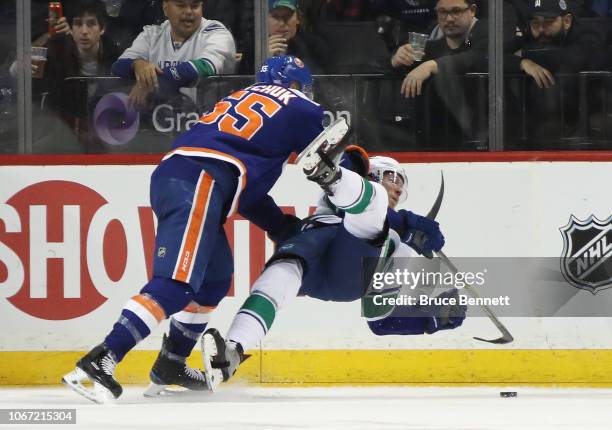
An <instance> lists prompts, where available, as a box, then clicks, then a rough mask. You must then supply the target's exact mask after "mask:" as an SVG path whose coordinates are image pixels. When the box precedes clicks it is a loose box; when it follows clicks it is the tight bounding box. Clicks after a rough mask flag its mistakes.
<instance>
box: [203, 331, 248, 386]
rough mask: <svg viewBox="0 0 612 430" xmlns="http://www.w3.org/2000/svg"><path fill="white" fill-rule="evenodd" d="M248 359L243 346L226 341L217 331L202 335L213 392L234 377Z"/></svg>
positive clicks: (207, 376)
mask: <svg viewBox="0 0 612 430" xmlns="http://www.w3.org/2000/svg"><path fill="white" fill-rule="evenodd" d="M246 358H248V356H247V355H245V354H244V351H243V349H242V345H240V344H239V343H235V342H232V341H225V340H224V339H223V337H222V336H221V334H220V333H219V332H218V331H217V329H214V328H209V329H208V330H206V332H204V334H203V335H202V360H203V361H204V369H206V379H207V380H208V385H209V386H210V389H211V390H214V389H215V388H216V387H217V386H218V385H219V384H220V383H221V382H222V381H227V380H228V379H230V378H231V377H232V376H234V373H236V370H237V369H238V367H239V366H240V364H241V363H242V362H243V361H244V360H246Z"/></svg>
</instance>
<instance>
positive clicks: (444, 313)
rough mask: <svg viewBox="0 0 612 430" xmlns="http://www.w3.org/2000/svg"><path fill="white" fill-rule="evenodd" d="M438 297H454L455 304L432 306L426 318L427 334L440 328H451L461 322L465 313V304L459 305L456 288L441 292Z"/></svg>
mask: <svg viewBox="0 0 612 430" xmlns="http://www.w3.org/2000/svg"><path fill="white" fill-rule="evenodd" d="M438 297H440V298H449V299H450V298H454V299H455V303H457V304H455V305H440V306H432V313H433V315H431V316H430V317H429V318H428V321H427V325H426V327H425V332H426V333H428V334H432V333H435V332H437V331H440V330H452V329H454V328H457V327H459V326H460V325H461V324H463V320H464V319H465V314H466V312H467V306H466V305H459V304H458V303H459V294H458V293H457V290H455V289H452V290H448V291H445V292H443V293H442V294H440V295H439V296H438Z"/></svg>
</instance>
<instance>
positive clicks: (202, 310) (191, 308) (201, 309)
mask: <svg viewBox="0 0 612 430" xmlns="http://www.w3.org/2000/svg"><path fill="white" fill-rule="evenodd" d="M215 309H216V306H202V305H199V304H197V303H196V302H191V303H189V304H188V305H187V306H186V307H185V309H183V311H185V312H190V313H193V314H209V313H211V312H212V311H214V310H215Z"/></svg>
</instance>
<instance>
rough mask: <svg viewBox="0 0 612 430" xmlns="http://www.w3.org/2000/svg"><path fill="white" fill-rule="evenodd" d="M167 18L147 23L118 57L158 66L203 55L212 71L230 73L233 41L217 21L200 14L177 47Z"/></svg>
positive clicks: (166, 65)
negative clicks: (198, 19) (198, 22)
mask: <svg viewBox="0 0 612 430" xmlns="http://www.w3.org/2000/svg"><path fill="white" fill-rule="evenodd" d="M170 31H171V28H170V21H167V20H166V21H164V22H163V23H162V24H160V25H147V26H145V27H144V28H143V31H142V32H141V33H140V34H139V35H138V37H137V38H136V40H134V43H132V46H130V47H129V48H128V49H126V50H125V51H124V52H123V54H121V57H119V58H120V59H124V58H129V59H134V60H135V59H142V60H145V61H148V62H149V63H155V64H157V65H158V66H159V67H160V68H162V69H163V68H166V67H169V66H175V65H177V64H178V63H179V62H183V61H190V60H197V59H203V60H204V61H206V62H207V63H208V64H210V65H211V66H212V69H213V70H214V71H215V74H217V75H222V74H231V73H233V72H234V68H235V65H236V59H235V54H236V45H235V43H234V38H233V36H232V34H231V33H230V32H229V30H228V29H227V28H226V27H225V26H224V25H223V24H222V23H220V22H219V21H214V20H208V19H204V18H202V22H201V24H200V27H199V28H198V29H197V30H196V31H195V32H194V33H193V34H192V35H191V37H190V38H189V39H187V40H186V41H185V42H184V43H183V44H182V45H181V46H180V47H179V48H178V49H175V46H174V43H173V41H172V36H171V33H170Z"/></svg>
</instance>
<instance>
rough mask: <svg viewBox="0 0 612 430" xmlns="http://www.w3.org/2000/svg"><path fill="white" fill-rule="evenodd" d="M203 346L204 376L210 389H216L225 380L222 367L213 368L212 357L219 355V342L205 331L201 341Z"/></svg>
mask: <svg viewBox="0 0 612 430" xmlns="http://www.w3.org/2000/svg"><path fill="white" fill-rule="evenodd" d="M200 346H201V348H202V361H203V364H204V377H205V378H206V384H207V385H208V388H209V390H210V391H213V392H214V391H216V390H217V387H218V386H219V384H221V382H223V372H222V371H221V369H213V367H212V364H211V362H212V359H213V357H214V356H215V355H217V344H216V342H215V338H214V337H213V336H211V335H210V334H207V333H204V335H202V341H201V342H200Z"/></svg>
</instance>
